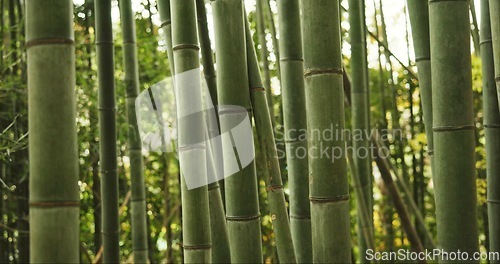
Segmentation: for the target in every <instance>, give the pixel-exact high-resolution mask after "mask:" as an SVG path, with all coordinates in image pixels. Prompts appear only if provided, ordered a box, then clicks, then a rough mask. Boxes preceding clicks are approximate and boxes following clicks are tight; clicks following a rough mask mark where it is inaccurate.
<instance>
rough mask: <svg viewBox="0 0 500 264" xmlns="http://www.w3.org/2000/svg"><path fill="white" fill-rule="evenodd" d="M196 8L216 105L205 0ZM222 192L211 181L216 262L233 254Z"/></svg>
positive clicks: (205, 67)
mask: <svg viewBox="0 0 500 264" xmlns="http://www.w3.org/2000/svg"><path fill="white" fill-rule="evenodd" d="M196 10H197V15H198V27H199V32H198V34H199V38H200V45H201V53H202V59H203V61H202V62H203V72H204V75H205V80H206V82H207V86H208V91H209V93H210V97H211V100H212V103H213V104H214V105H218V101H217V77H216V75H215V67H214V60H213V52H212V48H211V47H210V36H209V34H208V23H207V14H206V10H205V1H204V0H196ZM209 117H211V115H209ZM208 123H209V124H208V126H209V127H208V129H209V130H210V131H209V135H214V133H217V132H218V131H220V129H219V127H218V126H215V127H213V126H214V124H218V123H219V122H218V120H211V121H209V122H208ZM207 156H209V161H212V162H213V161H214V158H220V157H213V153H212V152H211V151H210V150H209V151H207ZM213 166H214V168H215V166H216V165H215V164H213ZM221 182H223V181H221ZM221 193H222V190H221V189H220V187H219V183H218V182H214V183H211V184H210V185H209V186H208V195H209V207H210V225H211V226H212V228H211V229H210V231H211V233H210V236H211V237H212V261H213V262H214V263H229V262H231V254H230V250H229V238H228V235H227V229H226V218H225V214H224V206H223V200H222V197H221Z"/></svg>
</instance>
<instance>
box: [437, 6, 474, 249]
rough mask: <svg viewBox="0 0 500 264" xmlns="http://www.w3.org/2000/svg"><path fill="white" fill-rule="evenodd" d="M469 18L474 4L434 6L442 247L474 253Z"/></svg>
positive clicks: (438, 218) (439, 215)
mask: <svg viewBox="0 0 500 264" xmlns="http://www.w3.org/2000/svg"><path fill="white" fill-rule="evenodd" d="M468 13H469V1H435V0H430V1H429V22H430V23H429V25H430V43H431V69H432V87H433V88H432V90H433V98H432V107H433V131H434V144H435V146H434V147H435V156H434V161H435V168H434V174H435V176H434V186H435V197H436V222H437V229H438V246H439V248H442V249H443V250H445V251H457V250H460V251H462V252H468V253H469V254H472V252H477V251H478V250H479V245H478V239H477V238H478V229H477V218H476V205H477V203H476V199H477V198H476V178H475V142H474V129H475V126H474V109H473V95H472V88H471V87H472V73H471V57H470V24H469V16H468ZM457 219H460V221H458V220H457Z"/></svg>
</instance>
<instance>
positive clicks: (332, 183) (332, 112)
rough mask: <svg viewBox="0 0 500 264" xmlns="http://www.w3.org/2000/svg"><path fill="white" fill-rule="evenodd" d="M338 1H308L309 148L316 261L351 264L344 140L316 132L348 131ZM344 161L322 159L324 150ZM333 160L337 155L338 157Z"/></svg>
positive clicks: (305, 13) (304, 12) (305, 7)
mask: <svg viewBox="0 0 500 264" xmlns="http://www.w3.org/2000/svg"><path fill="white" fill-rule="evenodd" d="M339 8H340V5H339V1H338V0H317V1H304V2H303V3H302V19H303V25H304V29H303V32H304V42H303V43H304V69H305V71H304V76H305V80H306V111H307V122H308V124H307V127H308V143H309V144H308V145H309V150H310V151H309V170H310V171H309V183H310V185H309V190H310V198H309V199H310V202H311V224H312V246H313V262H316V263H324V262H330V263H332V262H333V263H339V262H340V263H349V262H350V261H351V244H350V243H349V241H350V230H349V229H350V219H349V183H348V179H347V164H346V160H345V142H344V141H343V138H334V139H331V140H330V139H329V138H322V137H321V136H318V135H317V133H316V135H314V134H313V133H314V132H315V131H321V132H322V131H325V129H331V126H333V127H335V128H336V129H343V128H344V123H345V122H344V95H343V91H342V78H343V77H342V55H341V48H340V45H341V43H340V42H341V41H340V14H339ZM324 149H327V150H328V151H330V153H333V152H336V153H337V155H338V154H339V152H340V155H338V157H329V155H326V156H325V155H322V154H321V150H324ZM332 156H333V155H332Z"/></svg>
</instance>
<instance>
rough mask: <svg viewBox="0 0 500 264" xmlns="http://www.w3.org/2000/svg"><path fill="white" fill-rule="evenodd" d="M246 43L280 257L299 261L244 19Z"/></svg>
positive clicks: (253, 106) (272, 135) (268, 117)
mask: <svg viewBox="0 0 500 264" xmlns="http://www.w3.org/2000/svg"><path fill="white" fill-rule="evenodd" d="M245 22H246V23H245V25H246V27H245V32H246V43H247V46H246V47H247V61H248V78H249V86H250V98H251V102H252V109H253V114H254V121H255V127H256V130H257V136H258V140H259V146H260V149H261V155H262V162H263V164H264V166H262V168H263V169H264V180H265V182H266V191H267V199H268V202H269V210H270V213H271V219H272V220H273V221H272V224H273V231H274V237H275V240H276V248H277V250H278V257H279V260H280V262H282V263H296V262H297V260H296V258H295V252H294V250H293V242H292V233H291V232H290V222H289V220H288V212H287V209H286V202H285V194H284V193H283V182H282V180H281V171H280V165H279V161H278V153H277V150H276V145H275V144H274V132H273V124H272V122H271V115H270V113H269V108H268V105H267V100H266V92H265V89H266V88H265V87H264V85H263V83H262V79H261V76H260V70H259V64H258V62H257V54H256V52H255V48H254V45H253V41H252V34H251V32H250V25H249V23H248V20H245Z"/></svg>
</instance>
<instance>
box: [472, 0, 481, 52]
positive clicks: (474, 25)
mask: <svg viewBox="0 0 500 264" xmlns="http://www.w3.org/2000/svg"><path fill="white" fill-rule="evenodd" d="M474 2H475V1H474V0H471V1H469V3H470V7H469V8H470V15H471V18H472V25H471V35H472V42H473V43H474V53H475V54H476V56H478V57H479V56H480V55H481V52H480V51H481V44H480V38H479V26H478V24H477V16H476V6H475V4H474Z"/></svg>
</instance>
